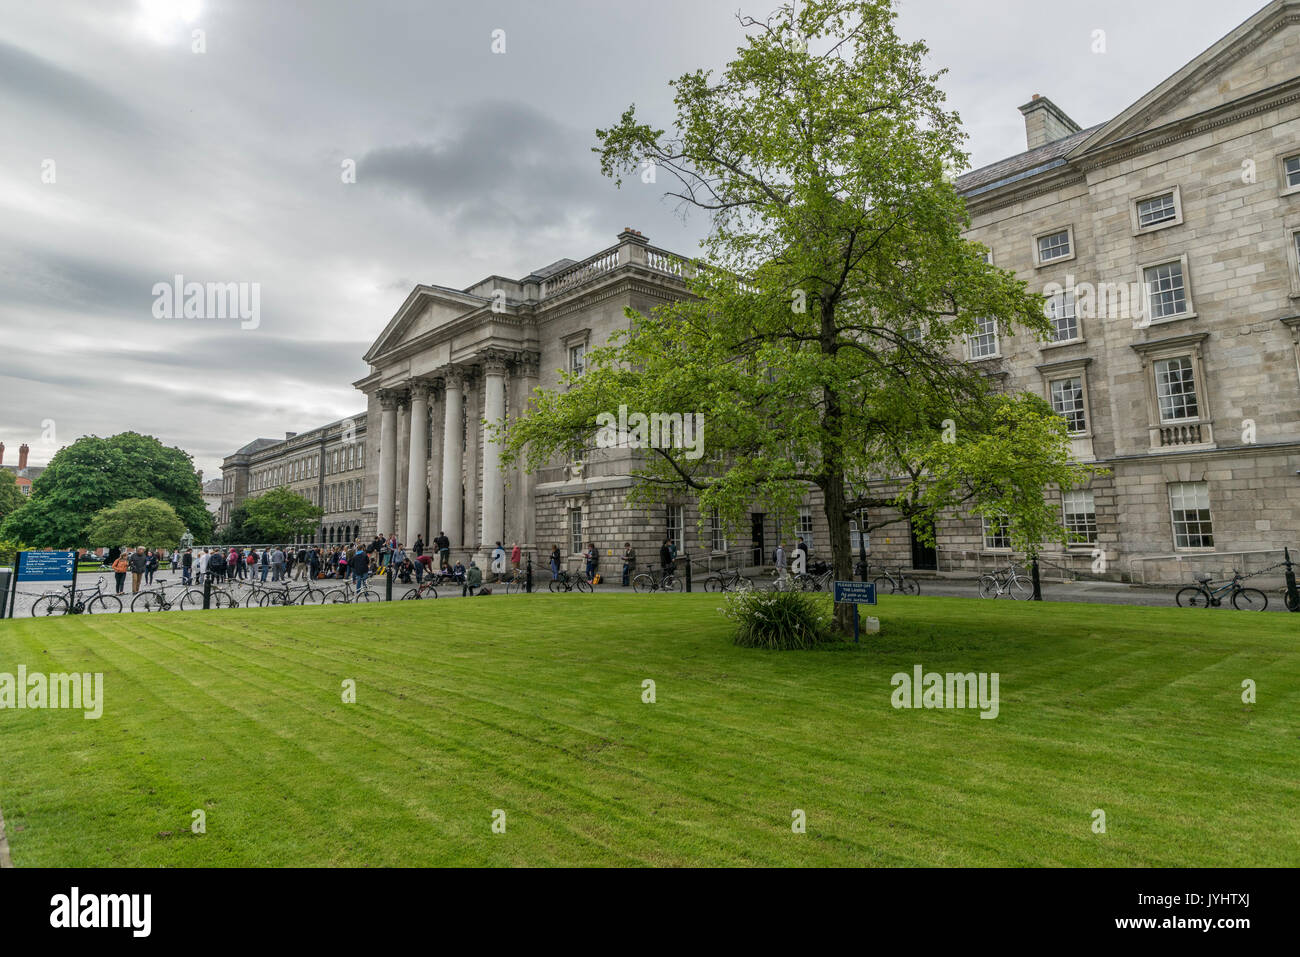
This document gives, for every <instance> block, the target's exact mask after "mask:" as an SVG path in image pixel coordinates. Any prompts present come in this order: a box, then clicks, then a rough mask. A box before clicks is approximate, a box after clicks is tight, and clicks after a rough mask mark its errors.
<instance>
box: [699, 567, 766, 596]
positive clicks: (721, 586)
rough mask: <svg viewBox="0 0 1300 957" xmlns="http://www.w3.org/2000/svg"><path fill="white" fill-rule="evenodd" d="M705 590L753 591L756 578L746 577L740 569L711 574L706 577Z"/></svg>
mask: <svg viewBox="0 0 1300 957" xmlns="http://www.w3.org/2000/svg"><path fill="white" fill-rule="evenodd" d="M704 590H705V591H714V592H719V591H753V590H754V580H753V579H752V578H746V577H745V576H744V575H742V574H740V572H739V571H734V572H723V573H722V574H721V575H710V576H709V577H708V578H706V579H704Z"/></svg>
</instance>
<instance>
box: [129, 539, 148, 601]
mask: <svg viewBox="0 0 1300 957" xmlns="http://www.w3.org/2000/svg"><path fill="white" fill-rule="evenodd" d="M129 562H130V565H131V591H132V592H138V591H139V590H140V579H141V578H142V577H143V576H144V571H145V568H146V567H147V566H148V564H149V559H148V557H147V556H146V555H145V553H144V549H143V548H137V549H136V550H135V551H134V552H132V553H131V558H130V559H129Z"/></svg>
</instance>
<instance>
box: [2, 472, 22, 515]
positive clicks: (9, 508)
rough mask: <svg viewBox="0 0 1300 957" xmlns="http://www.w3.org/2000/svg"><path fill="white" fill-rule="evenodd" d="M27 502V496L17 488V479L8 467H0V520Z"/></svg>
mask: <svg viewBox="0 0 1300 957" xmlns="http://www.w3.org/2000/svg"><path fill="white" fill-rule="evenodd" d="M26 502H27V496H26V495H24V494H23V493H22V490H21V489H20V488H18V480H17V479H16V478H14V473H13V472H10V471H9V470H8V469H0V522H3V521H4V520H5V519H6V518H8V517H9V516H10V515H12V514H13V513H14V512H15V511H17V510H18V509H19V508H21V507H22V506H23V505H24V504H26Z"/></svg>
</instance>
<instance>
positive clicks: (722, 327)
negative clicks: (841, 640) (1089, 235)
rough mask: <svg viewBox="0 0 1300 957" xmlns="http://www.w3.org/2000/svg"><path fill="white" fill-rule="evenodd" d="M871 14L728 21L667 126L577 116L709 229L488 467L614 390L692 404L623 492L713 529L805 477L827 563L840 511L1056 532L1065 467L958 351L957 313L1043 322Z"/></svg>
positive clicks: (1023, 325) (816, 12) (605, 401)
mask: <svg viewBox="0 0 1300 957" xmlns="http://www.w3.org/2000/svg"><path fill="white" fill-rule="evenodd" d="M894 16H895V15H894V12H893V10H892V9H891V5H890V3H889V2H887V0H807V2H805V3H802V4H801V5H800V6H799V9H797V10H796V9H794V8H792V7H789V6H786V7H783V8H781V9H780V10H778V11H777V12H776V13H774V14H773V15H772V16H771V17H770V18H768V19H767V20H764V21H756V20H753V19H750V18H741V24H742V26H743V28H744V29H745V31H746V39H745V44H744V45H743V46H742V47H741V48H740V49H739V50H738V51H737V55H736V58H735V59H734V60H732V61H731V62H730V63H729V64H728V65H727V67H726V69H725V70H724V71H723V72H722V74H721V75H720V76H716V77H715V76H714V75H713V74H712V73H710V72H708V71H704V70H700V71H696V72H694V73H689V74H686V75H684V76H682V77H680V78H679V79H677V80H676V81H673V83H672V86H673V88H674V91H675V102H676V109H677V118H676V122H675V125H674V128H673V131H672V132H671V133H669V132H665V131H664V130H661V129H655V128H653V127H652V126H650V125H647V124H646V123H643V122H641V121H640V120H639V119H638V117H637V115H636V111H635V107H632V108H629V109H628V110H627V111H626V112H625V113H624V114H623V116H622V118H621V120H620V122H619V123H618V124H617V125H616V126H614V127H612V128H610V129H607V130H599V131H597V136H598V138H599V146H598V147H596V151H597V152H598V153H599V155H600V161H601V165H602V169H603V171H604V172H605V173H606V175H608V176H611V177H613V178H615V179H617V180H619V182H620V183H621V176H622V175H624V174H627V173H629V172H633V171H637V170H646V169H650V168H654V169H655V170H657V171H658V173H659V175H661V176H662V175H664V174H667V175H670V176H671V177H673V182H674V188H673V189H672V191H671V192H670V193H669V195H670V196H673V197H675V198H676V199H677V200H679V201H680V202H681V203H682V204H685V205H686V206H687V207H694V208H696V209H698V210H701V211H703V212H704V213H706V214H707V215H708V216H709V217H710V218H711V226H712V228H711V232H710V234H709V236H708V238H707V239H706V240H705V241H704V243H703V244H702V245H703V249H704V255H703V256H702V257H701V262H700V263H697V264H694V266H693V267H692V265H691V264H687V265H686V268H684V270H683V271H684V272H685V273H687V274H688V275H690V274H693V275H692V278H691V279H690V292H691V295H690V296H689V297H687V298H685V299H683V300H681V301H679V302H676V303H674V304H671V305H668V306H665V307H661V308H660V309H658V310H656V311H655V312H654V313H653V314H651V315H640V314H637V313H634V312H630V313H629V316H630V319H631V328H630V331H629V332H628V333H626V334H624V335H622V336H621V337H619V338H616V340H615V341H614V343H613V345H612V346H611V347H609V348H606V349H602V350H596V351H595V353H594V354H593V355H592V356H591V357H590V358H589V362H588V371H587V372H586V374H584V375H583V376H581V377H580V378H571V379H570V380H569V382H568V384H567V385H568V387H567V388H566V389H565V390H562V391H560V392H556V393H550V394H539V395H538V396H537V401H536V403H535V405H534V408H533V410H532V412H531V414H529V415H528V416H526V417H525V418H523V419H522V420H521V422H520V423H519V424H518V425H517V426H515V427H513V428H512V429H511V430H510V431H509V432H508V433H507V435H506V441H507V459H508V460H509V459H513V458H516V457H518V456H519V455H521V454H527V455H528V456H529V458H530V461H531V462H532V463H533V464H540V463H541V462H543V461H545V460H547V459H548V458H550V457H551V456H553V455H555V454H557V453H563V454H569V455H572V454H573V453H574V452H575V451H576V450H578V449H582V448H590V447H591V446H592V445H593V444H594V443H593V440H594V439H596V438H597V437H599V435H600V432H599V429H598V424H597V421H596V416H597V415H598V414H600V413H601V412H612V411H614V410H616V409H617V408H618V406H619V405H623V404H626V405H627V406H628V408H629V409H632V410H640V411H643V412H660V413H678V412H680V413H699V414H701V415H703V417H704V422H705V424H706V431H705V445H706V449H707V452H708V454H706V455H704V456H703V457H699V458H696V457H693V453H691V452H688V450H685V449H665V448H658V449H655V450H654V451H653V452H651V453H649V454H648V455H647V456H646V457H645V459H644V464H643V466H642V467H640V468H639V469H638V475H639V476H640V478H641V482H640V483H639V484H638V486H637V488H636V490H635V492H634V494H633V496H632V498H633V500H634V501H638V500H640V501H646V502H649V501H653V500H658V499H662V498H664V497H666V496H668V495H675V494H680V493H681V492H682V491H683V490H687V491H690V492H692V493H693V494H695V495H696V496H698V498H699V501H700V504H701V506H702V508H701V514H702V515H703V514H708V512H709V511H710V510H711V509H712V508H717V509H718V510H719V513H720V515H721V516H722V518H723V519H724V521H726V522H727V523H728V524H729V525H731V526H732V527H733V528H736V527H739V526H740V523H741V522H742V520H743V515H744V514H745V512H746V511H748V509H749V508H750V507H751V506H752V503H754V502H756V501H757V502H762V503H764V510H766V511H774V512H776V513H778V514H784V515H791V514H792V513H793V512H794V510H795V507H796V505H797V504H798V503H799V502H800V501H802V500H803V499H804V497H805V496H806V494H807V492H808V489H809V487H813V488H816V489H818V490H819V491H820V493H821V500H822V504H823V507H824V509H825V514H826V521H827V524H828V526H829V530H830V543H829V544H830V550H831V557H832V562H833V565H834V568H835V573H836V576H837V577H840V578H847V577H850V575H851V569H852V563H853V556H852V553H851V548H850V536H849V523H850V520H851V519H852V518H853V517H854V516H855V515H856V514H857V513H858V511H859V509H861V508H864V507H873V508H875V509H876V512H874V513H873V517H874V518H875V519H876V520H877V521H906V520H913V519H922V521H921V522H920V523H918V524H919V525H920V526H921V531H922V534H925V531H924V529H925V520H932V519H933V518H934V517H935V516H937V515H939V514H941V513H943V512H945V511H947V510H951V509H954V508H961V509H964V510H965V511H966V512H967V513H968V514H997V515H1005V516H1006V517H1007V519H1008V521H1009V524H1010V529H1011V532H1012V535H1013V538H1014V539H1015V541H1016V542H1017V543H1019V544H1020V545H1021V546H1023V547H1028V546H1030V545H1032V544H1034V543H1036V542H1038V541H1041V540H1042V539H1043V538H1044V536H1048V537H1058V538H1059V537H1060V536H1061V535H1062V534H1063V533H1062V532H1061V530H1060V525H1059V519H1058V518H1057V516H1055V515H1054V513H1053V510H1052V509H1051V507H1049V506H1048V504H1047V503H1046V502H1045V500H1044V496H1043V489H1044V486H1045V485H1046V484H1049V483H1057V484H1061V485H1065V486H1069V485H1072V484H1076V483H1077V482H1078V481H1079V480H1080V479H1082V478H1083V472H1082V470H1080V469H1079V468H1078V467H1077V466H1075V465H1073V464H1072V463H1071V462H1070V460H1069V457H1068V443H1067V441H1066V436H1065V431H1064V428H1063V425H1062V423H1061V421H1060V420H1059V419H1058V418H1057V417H1056V416H1054V415H1052V414H1051V411H1050V409H1048V408H1047V407H1046V406H1045V404H1044V403H1043V402H1042V401H1041V400H1040V399H1036V398H1034V397H1031V396H1026V395H1020V396H1016V395H1004V394H1001V393H1000V392H999V391H998V389H997V388H996V386H995V383H994V381H993V380H992V379H991V378H990V377H989V376H988V375H986V373H985V370H984V369H983V368H982V367H981V365H980V364H979V363H968V362H965V361H963V359H962V358H961V356H960V348H959V347H960V345H961V344H962V342H963V340H964V337H965V336H967V335H969V334H972V333H975V332H976V331H977V320H979V319H980V318H985V319H987V318H994V319H996V320H997V323H998V329H999V332H1000V333H1001V335H1002V336H1003V337H1004V339H1005V337H1008V336H1011V335H1013V334H1016V333H1017V331H1019V332H1020V333H1022V334H1027V335H1030V336H1040V337H1042V336H1045V335H1046V333H1047V320H1046V319H1045V317H1044V313H1043V301H1042V299H1041V298H1040V297H1038V296H1036V295H1032V294H1030V293H1029V292H1028V291H1027V290H1026V289H1025V286H1024V284H1023V283H1022V282H1020V281H1018V280H1016V279H1015V277H1014V276H1013V275H1012V274H1010V273H1009V272H1005V271H1003V270H1000V269H996V268H994V267H993V266H991V265H989V264H988V262H987V260H986V257H985V250H984V249H983V248H982V247H980V246H979V245H978V244H976V243H973V242H970V241H968V240H966V239H965V238H964V237H963V235H962V233H963V231H964V229H965V228H967V226H968V224H969V223H968V219H967V216H966V211H965V205H964V203H963V200H962V198H961V197H960V195H959V194H958V193H957V192H956V190H955V189H954V187H953V185H952V182H951V171H952V170H955V169H960V168H963V167H964V166H965V165H966V160H967V158H966V155H965V153H964V152H963V150H962V145H963V142H964V135H963V133H962V131H961V129H960V124H959V120H958V117H957V115H956V114H955V113H953V112H951V111H949V110H947V109H946V108H945V106H944V95H943V93H942V91H941V90H940V88H939V86H938V79H939V76H940V74H934V73H927V72H926V71H925V69H924V68H923V58H924V56H925V54H926V52H927V51H926V48H925V46H924V45H923V44H921V43H904V42H903V41H901V40H900V39H899V37H898V36H897V34H896V33H895V31H894V22H893V21H894ZM885 507H887V508H888V513H887V514H886V513H885V512H884V511H883V509H884V508H885ZM850 619H851V611H849V609H847V608H845V609H842V610H841V612H840V624H841V626H844V625H845V624H846V623H847V622H848V621H849V620H850Z"/></svg>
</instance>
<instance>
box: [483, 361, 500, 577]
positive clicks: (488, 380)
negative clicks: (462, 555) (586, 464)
mask: <svg viewBox="0 0 1300 957" xmlns="http://www.w3.org/2000/svg"><path fill="white" fill-rule="evenodd" d="M483 386H484V388H483V419H484V421H485V422H486V423H487V425H485V426H484V427H483V521H482V526H481V528H480V533H479V546H480V548H481V550H482V551H483V553H485V554H490V553H491V551H492V549H493V548H494V547H496V543H497V541H498V540H499V539H500V538H501V536H502V535H504V534H505V531H504V525H505V475H503V474H502V472H501V440H500V439H499V438H498V437H497V436H495V435H494V434H492V432H491V431H490V430H489V428H488V426H490V425H500V424H502V420H503V419H504V418H505V414H506V360H505V357H504V356H500V355H496V354H493V353H489V354H487V355H485V356H484V358H483Z"/></svg>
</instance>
